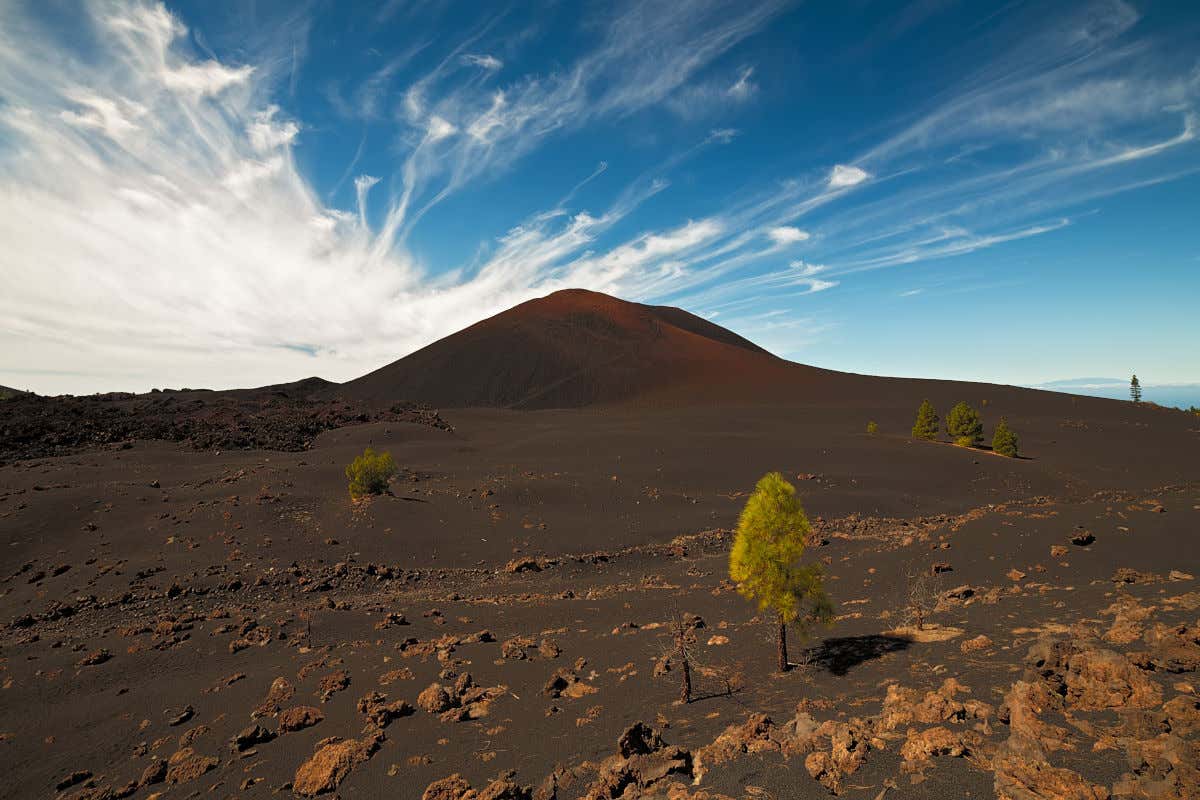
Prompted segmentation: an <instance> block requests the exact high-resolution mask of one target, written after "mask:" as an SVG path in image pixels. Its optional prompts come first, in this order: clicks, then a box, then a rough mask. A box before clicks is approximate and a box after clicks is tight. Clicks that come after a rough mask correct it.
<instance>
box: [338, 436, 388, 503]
mask: <svg viewBox="0 0 1200 800" xmlns="http://www.w3.org/2000/svg"><path fill="white" fill-rule="evenodd" d="M395 474H396V462H395V461H394V460H393V459H392V454H391V453H376V452H375V451H374V450H372V449H371V448H369V447H368V448H367V449H366V450H363V454H362V455H361V456H359V457H358V458H356V459H354V460H353V461H351V462H350V466H348V467H346V477H347V478H349V479H350V496H351V497H353V498H355V499H358V498H360V497H364V496H366V495H369V494H383V492H384V490H385V489H387V486H388V481H389V480H391V478H392V476H393V475H395Z"/></svg>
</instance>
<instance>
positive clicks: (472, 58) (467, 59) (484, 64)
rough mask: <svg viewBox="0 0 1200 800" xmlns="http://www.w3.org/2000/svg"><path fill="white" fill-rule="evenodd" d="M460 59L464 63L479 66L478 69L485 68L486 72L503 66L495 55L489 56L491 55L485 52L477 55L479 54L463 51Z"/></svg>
mask: <svg viewBox="0 0 1200 800" xmlns="http://www.w3.org/2000/svg"><path fill="white" fill-rule="evenodd" d="M462 60H463V63H464V64H470V65H471V66H475V67H479V68H480V69H485V70H487V71H488V72H495V71H496V70H498V69H500V68H501V67H503V66H504V62H503V61H501V60H500V59H498V58H496V57H495V56H491V55H487V54H483V55H479V54H475V53H464V54H463V57H462Z"/></svg>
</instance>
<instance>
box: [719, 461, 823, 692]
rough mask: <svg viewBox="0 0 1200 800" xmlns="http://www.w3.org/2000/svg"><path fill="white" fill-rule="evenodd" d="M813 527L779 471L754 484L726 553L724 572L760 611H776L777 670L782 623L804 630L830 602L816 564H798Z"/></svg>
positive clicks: (783, 654) (783, 667)
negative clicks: (727, 573)
mask: <svg viewBox="0 0 1200 800" xmlns="http://www.w3.org/2000/svg"><path fill="white" fill-rule="evenodd" d="M811 532H812V528H811V527H810V526H809V524H808V517H806V516H805V514H804V507H803V506H801V505H800V500H799V498H797V497H796V488H795V487H794V486H792V485H791V484H790V483H788V482H787V481H786V480H784V479H783V476H782V475H780V474H779V473H778V472H768V473H767V474H766V475H764V476H763V477H762V478H761V479H760V480H759V481H758V485H757V486H755V487H754V493H753V494H752V495H750V499H749V500H747V501H746V507H745V508H743V509H742V514H741V516H740V517H739V518H738V529H737V535H736V536H735V537H734V540H733V549H732V551H731V552H730V554H729V577H730V578H731V579H732V580H733V582H734V583H736V584H737V587H738V592H740V593H741V594H742V596H744V597H746V598H748V599H750V600H754V601H756V602H757V603H758V608H759V611H771V612H773V613H774V614H775V618H776V623H777V626H778V627H777V628H776V650H777V655H778V664H779V671H780V672H786V671H787V670H788V658H787V626H788V625H789V624H798V625H799V627H800V632H801V634H802V635H803V634H804V633H805V632H806V630H807V626H808V625H809V624H810V623H813V622H828V621H829V620H830V619H831V618H832V616H833V606H832V604H831V603H830V601H829V598H828V596H826V594H825V590H824V586H823V584H822V573H821V565H820V564H815V563H814V564H801V563H800V558H801V557H802V556H803V555H804V546H805V544H807V542H808V536H809V534H810V533H811Z"/></svg>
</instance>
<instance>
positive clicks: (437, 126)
mask: <svg viewBox="0 0 1200 800" xmlns="http://www.w3.org/2000/svg"><path fill="white" fill-rule="evenodd" d="M456 133H458V128H457V127H455V126H454V124H453V123H451V122H448V121H446V120H444V119H442V118H441V117H439V116H437V115H436V114H435V115H434V116H432V117H430V118H429V128H428V132H427V133H426V134H425V136H426V138H427V139H428V141H430V142H438V141H441V140H442V139H445V138H447V137H449V136H453V135H454V134H456Z"/></svg>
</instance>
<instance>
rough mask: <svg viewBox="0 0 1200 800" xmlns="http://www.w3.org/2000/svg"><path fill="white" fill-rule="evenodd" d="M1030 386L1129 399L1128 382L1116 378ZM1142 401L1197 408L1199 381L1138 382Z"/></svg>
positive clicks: (1199, 401)
mask: <svg viewBox="0 0 1200 800" xmlns="http://www.w3.org/2000/svg"><path fill="white" fill-rule="evenodd" d="M1031 388H1033V389H1049V390H1050V391H1053V392H1067V393H1069V394H1086V395H1090V396H1092V397H1111V398H1113V399H1115V400H1128V399H1129V381H1128V380H1118V379H1116V378H1075V379H1072V380H1065V381H1051V382H1050V383H1039V384H1036V385H1033V386H1032V387H1031ZM1142 400H1144V401H1147V402H1150V403H1158V404H1159V405H1160V406H1174V407H1176V408H1190V407H1192V406H1196V407H1200V383H1175V384H1153V383H1142Z"/></svg>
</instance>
